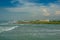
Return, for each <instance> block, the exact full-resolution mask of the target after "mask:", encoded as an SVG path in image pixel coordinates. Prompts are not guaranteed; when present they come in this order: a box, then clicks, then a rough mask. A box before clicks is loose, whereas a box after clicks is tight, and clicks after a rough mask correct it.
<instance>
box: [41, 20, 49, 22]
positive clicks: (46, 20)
mask: <svg viewBox="0 0 60 40" xmlns="http://www.w3.org/2000/svg"><path fill="white" fill-rule="evenodd" d="M40 21H41V22H49V20H40Z"/></svg>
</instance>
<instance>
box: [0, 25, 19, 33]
mask: <svg viewBox="0 0 60 40" xmlns="http://www.w3.org/2000/svg"><path fill="white" fill-rule="evenodd" d="M17 27H18V26H13V27H0V33H1V32H4V31H11V30H13V29H15V28H17Z"/></svg>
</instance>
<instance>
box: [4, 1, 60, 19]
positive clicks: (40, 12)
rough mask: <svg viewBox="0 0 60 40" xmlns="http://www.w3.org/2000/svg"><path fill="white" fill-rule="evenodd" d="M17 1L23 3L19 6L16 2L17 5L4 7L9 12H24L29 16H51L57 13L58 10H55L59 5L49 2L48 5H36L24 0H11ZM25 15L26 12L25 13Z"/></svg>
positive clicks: (58, 8)
mask: <svg viewBox="0 0 60 40" xmlns="http://www.w3.org/2000/svg"><path fill="white" fill-rule="evenodd" d="M16 1H19V2H21V3H24V5H23V6H22V7H20V5H19V4H17V5H16V6H17V7H14V8H5V10H7V11H8V12H11V13H19V12H25V13H28V14H29V15H28V16H30V17H32V18H38V17H40V18H42V17H45V16H46V17H49V16H50V17H51V16H53V15H58V14H60V12H56V11H58V10H60V7H59V6H58V5H56V4H53V3H50V4H49V6H44V5H42V4H40V5H39V6H37V4H35V3H29V2H26V1H24V0H13V1H12V3H14V2H16ZM26 15H27V14H26Z"/></svg>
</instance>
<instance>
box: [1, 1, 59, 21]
mask: <svg viewBox="0 0 60 40" xmlns="http://www.w3.org/2000/svg"><path fill="white" fill-rule="evenodd" d="M38 19H39V20H42V19H49V20H60V0H0V20H38Z"/></svg>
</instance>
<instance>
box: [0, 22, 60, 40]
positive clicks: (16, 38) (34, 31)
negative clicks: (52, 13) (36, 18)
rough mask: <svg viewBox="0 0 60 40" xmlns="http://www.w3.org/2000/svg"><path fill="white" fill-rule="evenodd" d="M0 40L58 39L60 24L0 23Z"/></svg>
mask: <svg viewBox="0 0 60 40" xmlns="http://www.w3.org/2000/svg"><path fill="white" fill-rule="evenodd" d="M0 40H60V25H59V24H7V23H6V24H0Z"/></svg>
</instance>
